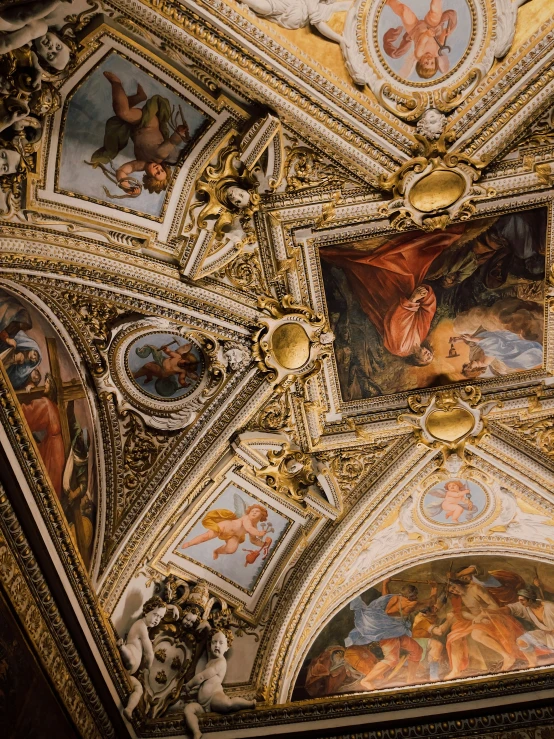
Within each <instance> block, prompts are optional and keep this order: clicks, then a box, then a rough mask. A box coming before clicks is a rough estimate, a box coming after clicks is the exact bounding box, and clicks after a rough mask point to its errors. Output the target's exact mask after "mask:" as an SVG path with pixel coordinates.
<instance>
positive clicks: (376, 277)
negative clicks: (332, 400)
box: [319, 208, 547, 401]
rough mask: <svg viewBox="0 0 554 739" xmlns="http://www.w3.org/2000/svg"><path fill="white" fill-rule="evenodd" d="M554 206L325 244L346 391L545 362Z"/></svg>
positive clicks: (415, 384) (407, 387) (502, 372)
mask: <svg viewBox="0 0 554 739" xmlns="http://www.w3.org/2000/svg"><path fill="white" fill-rule="evenodd" d="M546 251H547V209H546V208H535V209H532V210H528V211H519V212H517V213H506V214H503V215H498V216H491V217H487V218H480V219H477V220H474V221H464V222H461V223H457V224H455V225H452V226H450V227H448V228H446V229H445V230H438V231H432V232H430V233H426V232H423V231H415V232H409V233H400V234H392V235H387V236H377V237H370V238H367V239H365V240H360V241H356V242H352V243H350V244H348V245H345V246H342V245H337V246H325V247H323V248H321V249H320V250H319V256H320V259H321V269H322V274H323V281H324V287H325V296H326V302H327V311H328V316H329V320H330V323H331V327H332V330H333V332H334V334H335V337H336V338H335V345H334V351H335V360H336V368H337V374H338V379H339V383H340V388H341V391H342V396H343V399H344V400H346V401H349V400H359V399H362V398H372V397H376V396H380V395H388V394H392V393H397V392H405V391H411V390H418V389H422V388H431V387H437V386H441V385H448V384H451V383H455V382H466V383H467V382H468V381H471V382H474V381H476V380H480V379H487V378H489V379H490V378H498V377H505V376H509V375H514V374H517V373H522V372H528V371H530V370H538V369H541V368H542V367H543V361H544V350H543V346H544V340H545V337H544V330H545V326H544V299H545V298H544V296H545V282H544V275H545V254H546Z"/></svg>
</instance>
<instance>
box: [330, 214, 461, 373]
mask: <svg viewBox="0 0 554 739" xmlns="http://www.w3.org/2000/svg"><path fill="white" fill-rule="evenodd" d="M464 229H465V225H464V224H459V225H456V226H453V227H452V228H449V229H448V230H446V231H438V232H437V233H432V234H428V233H410V234H401V235H399V236H396V237H394V238H392V239H391V240H390V241H388V242H387V243H385V244H381V246H378V247H377V248H376V249H375V250H374V251H371V252H366V251H360V250H358V249H341V248H334V247H325V248H323V249H321V250H320V252H319V253H320V255H321V258H322V259H324V260H325V261H326V262H330V263H332V264H335V265H336V266H337V267H340V268H341V269H342V270H344V272H345V273H346V276H347V278H348V282H349V284H350V287H351V288H352V291H353V293H354V295H355V296H356V298H357V299H358V301H359V303H360V306H361V308H362V310H363V311H364V313H365V314H366V315H367V317H368V318H369V320H370V321H371V322H372V324H373V325H374V326H375V328H376V329H377V331H378V332H379V333H380V334H381V336H382V337H383V344H384V346H385V348H386V349H387V350H388V351H389V352H390V353H391V354H395V355H396V356H398V357H410V358H411V359H412V361H413V362H414V364H417V365H420V366H424V365H427V364H430V363H431V362H432V361H433V350H432V349H431V347H430V346H429V345H428V344H426V343H425V340H426V338H427V335H428V333H429V329H430V327H431V321H432V320H433V316H434V315H435V311H436V307H437V301H436V298H435V294H434V292H433V289H432V288H431V286H430V285H425V284H423V280H424V279H425V276H426V274H427V272H428V271H429V267H430V266H431V263H432V262H433V260H434V259H436V257H437V256H438V255H439V254H441V253H442V252H443V251H444V250H445V249H448V247H450V246H452V244H454V243H455V242H456V241H457V240H458V239H459V238H460V236H461V234H462V233H463V231H464Z"/></svg>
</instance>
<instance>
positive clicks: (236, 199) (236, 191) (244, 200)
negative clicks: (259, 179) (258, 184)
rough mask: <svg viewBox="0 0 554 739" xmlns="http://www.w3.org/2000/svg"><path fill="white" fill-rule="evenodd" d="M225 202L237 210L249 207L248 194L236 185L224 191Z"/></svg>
mask: <svg viewBox="0 0 554 739" xmlns="http://www.w3.org/2000/svg"><path fill="white" fill-rule="evenodd" d="M226 196H227V200H228V201H229V202H230V203H231V205H232V206H233V207H235V208H238V209H239V210H242V209H243V208H246V207H248V205H250V200H251V198H250V193H249V192H248V190H245V189H244V188H242V187H239V186H238V185H231V186H230V187H228V188H227V191H226Z"/></svg>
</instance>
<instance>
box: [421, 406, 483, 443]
mask: <svg viewBox="0 0 554 739" xmlns="http://www.w3.org/2000/svg"><path fill="white" fill-rule="evenodd" d="M425 425H426V426H427V431H428V432H429V433H430V434H431V436H434V437H435V439H438V440H439V441H446V442H450V443H452V442H454V441H459V440H460V439H463V438H464V436H465V435H466V434H469V432H470V431H472V430H473V427H474V426H475V418H474V417H473V416H472V415H471V413H470V412H469V411H466V409H465V408H453V409H452V410H450V411H441V410H436V411H432V412H431V413H430V414H429V415H428V416H427V421H426V424H425Z"/></svg>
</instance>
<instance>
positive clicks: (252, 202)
mask: <svg viewBox="0 0 554 739" xmlns="http://www.w3.org/2000/svg"><path fill="white" fill-rule="evenodd" d="M258 185H259V183H258V181H257V179H256V178H255V177H254V175H253V173H252V171H251V170H249V169H248V168H247V167H246V166H245V165H244V164H243V163H242V162H241V161H240V151H239V149H238V145H237V144H236V143H231V144H229V146H226V147H225V148H224V149H222V150H221V152H220V153H219V155H218V158H217V162H216V164H210V165H209V166H208V167H206V170H205V171H204V173H203V175H202V177H200V178H199V180H198V181H197V183H196V196H197V198H198V203H195V204H193V206H192V208H191V210H192V209H194V208H201V210H200V212H199V213H198V218H197V223H198V226H199V228H208V227H209V226H208V219H213V218H215V223H214V225H213V230H214V233H215V234H216V237H217V238H218V239H221V238H223V235H224V234H225V233H226V232H227V231H229V230H230V229H231V228H232V226H233V222H234V221H235V220H236V219H237V217H238V218H239V219H240V221H241V224H242V225H243V227H244V226H245V223H246V222H247V221H248V219H249V218H250V217H251V216H252V214H253V213H254V211H255V210H256V209H257V208H258V205H259V202H260V196H259V195H258V193H257V188H258Z"/></svg>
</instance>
